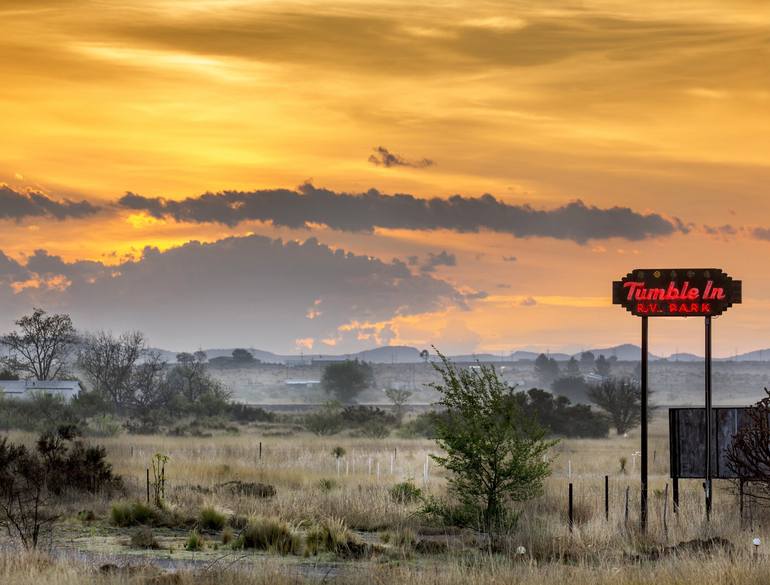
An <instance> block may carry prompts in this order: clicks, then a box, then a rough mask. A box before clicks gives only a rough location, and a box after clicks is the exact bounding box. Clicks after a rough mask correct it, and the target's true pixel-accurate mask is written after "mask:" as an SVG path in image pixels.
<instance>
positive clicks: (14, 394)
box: [0, 380, 81, 402]
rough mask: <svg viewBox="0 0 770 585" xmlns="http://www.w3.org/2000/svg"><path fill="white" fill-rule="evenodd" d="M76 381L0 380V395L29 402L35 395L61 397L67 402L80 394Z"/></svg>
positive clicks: (78, 383) (78, 384)
mask: <svg viewBox="0 0 770 585" xmlns="http://www.w3.org/2000/svg"><path fill="white" fill-rule="evenodd" d="M80 391H81V387H80V382H78V381H77V380H0V393H2V394H3V395H4V396H5V397H6V398H14V399H19V400H29V399H30V398H32V397H33V396H34V395H36V394H47V395H49V396H61V397H62V398H63V399H64V400H65V401H67V402H69V401H70V400H72V399H73V398H75V397H76V396H78V395H79V394H80Z"/></svg>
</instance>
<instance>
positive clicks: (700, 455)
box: [669, 407, 749, 479]
mask: <svg viewBox="0 0 770 585" xmlns="http://www.w3.org/2000/svg"><path fill="white" fill-rule="evenodd" d="M747 411H748V409H747V408H746V407H737V408H724V407H720V408H714V409H712V419H711V425H712V426H711V433H712V435H711V436H712V437H713V438H714V439H713V441H712V442H713V447H712V450H711V469H712V473H713V477H714V478H715V479H736V478H737V477H738V476H737V474H736V473H734V472H733V471H732V470H731V469H730V466H729V465H728V463H727V450H728V448H729V447H730V446H731V445H732V441H733V437H734V436H735V434H736V433H737V432H738V429H739V428H741V427H742V425H744V424H746V423H747V422H748V420H749V419H748V414H747ZM705 422H706V411H705V409H704V408H671V409H669V446H670V449H671V477H680V478H704V477H705V467H706V466H705V455H706V446H705V443H706V425H705Z"/></svg>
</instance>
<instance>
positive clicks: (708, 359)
mask: <svg viewBox="0 0 770 585" xmlns="http://www.w3.org/2000/svg"><path fill="white" fill-rule="evenodd" d="M705 321H706V351H705V354H706V360H705V361H706V372H705V374H706V375H705V378H706V384H705V386H706V388H705V390H706V482H705V488H706V521H709V520H710V519H711V496H712V494H711V475H712V469H711V316H710V315H707V316H706V317H705Z"/></svg>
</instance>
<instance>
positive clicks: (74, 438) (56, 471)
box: [37, 425, 122, 494]
mask: <svg viewBox="0 0 770 585" xmlns="http://www.w3.org/2000/svg"><path fill="white" fill-rule="evenodd" d="M79 434H80V432H79V430H78V429H77V427H74V426H72V425H63V426H60V427H59V428H58V429H57V431H56V432H52V431H46V432H45V433H43V434H42V435H40V437H39V438H38V440H37V452H38V453H39V454H40V455H41V457H42V458H43V459H44V460H45V462H46V465H47V468H48V469H47V471H48V484H49V485H48V489H49V490H51V492H52V493H54V494H61V493H62V492H63V491H64V490H65V489H74V490H78V491H87V492H91V493H97V492H99V491H101V490H102V489H108V490H109V489H115V488H118V487H120V486H121V485H122V483H121V480H120V478H119V477H118V476H115V475H113V473H112V465H110V464H109V463H108V462H107V460H106V459H107V451H106V450H105V449H104V447H101V446H94V445H86V444H85V443H83V441H81V440H79V439H78V436H79Z"/></svg>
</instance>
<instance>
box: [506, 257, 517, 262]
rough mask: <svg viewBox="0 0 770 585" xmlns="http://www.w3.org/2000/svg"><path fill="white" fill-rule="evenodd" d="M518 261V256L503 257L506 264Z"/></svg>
mask: <svg viewBox="0 0 770 585" xmlns="http://www.w3.org/2000/svg"><path fill="white" fill-rule="evenodd" d="M516 260H518V258H516V256H503V261H504V262H516Z"/></svg>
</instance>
